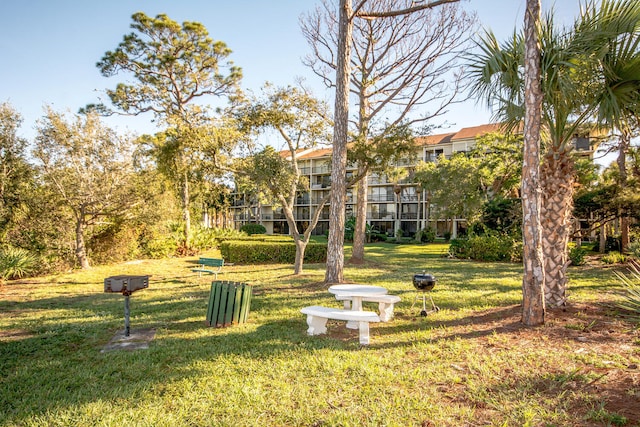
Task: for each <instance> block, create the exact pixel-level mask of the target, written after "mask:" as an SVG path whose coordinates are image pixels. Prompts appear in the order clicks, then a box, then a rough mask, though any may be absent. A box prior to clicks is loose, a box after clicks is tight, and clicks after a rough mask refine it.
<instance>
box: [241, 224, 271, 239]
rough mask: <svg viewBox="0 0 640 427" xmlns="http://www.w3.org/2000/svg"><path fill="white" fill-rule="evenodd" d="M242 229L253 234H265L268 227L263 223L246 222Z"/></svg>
mask: <svg viewBox="0 0 640 427" xmlns="http://www.w3.org/2000/svg"><path fill="white" fill-rule="evenodd" d="M240 231H244V232H245V233H247V234H248V235H249V236H251V235H252V234H264V233H266V232H267V229H266V228H265V227H264V225H262V224H245V225H243V226H242V227H240Z"/></svg>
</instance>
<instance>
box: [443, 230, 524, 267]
mask: <svg viewBox="0 0 640 427" xmlns="http://www.w3.org/2000/svg"><path fill="white" fill-rule="evenodd" d="M449 254H450V255H451V256H453V257H455V258H462V259H473V260H476V261H510V262H520V261H522V242H521V241H520V240H519V239H516V238H514V237H513V236H509V235H484V236H470V237H468V238H464V239H452V240H451V241H450V244H449Z"/></svg>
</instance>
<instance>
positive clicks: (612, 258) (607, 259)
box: [602, 251, 627, 264]
mask: <svg viewBox="0 0 640 427" xmlns="http://www.w3.org/2000/svg"><path fill="white" fill-rule="evenodd" d="M626 260H627V257H626V256H625V255H624V254H621V253H620V252H618V251H611V252H609V253H607V254H605V255H603V256H602V262H604V263H605V264H624V263H625V261H626Z"/></svg>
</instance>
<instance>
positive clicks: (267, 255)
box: [220, 240, 327, 264]
mask: <svg viewBox="0 0 640 427" xmlns="http://www.w3.org/2000/svg"><path fill="white" fill-rule="evenodd" d="M220 253H221V254H222V257H223V258H224V259H225V261H226V262H232V263H235V264H255V263H265V264H266V263H274V264H293V263H294V262H295V259H296V245H295V244H294V243H292V242H291V241H288V242H275V241H271V240H269V241H267V242H262V241H258V242H256V241H253V242H248V241H240V240H227V241H224V242H222V243H221V244H220ZM326 261H327V244H326V243H308V244H307V249H306V250H305V253H304V262H308V263H320V262H326Z"/></svg>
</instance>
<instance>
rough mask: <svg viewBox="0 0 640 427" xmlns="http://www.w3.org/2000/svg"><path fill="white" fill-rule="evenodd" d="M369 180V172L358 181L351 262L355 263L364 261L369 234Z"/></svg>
mask: <svg viewBox="0 0 640 427" xmlns="http://www.w3.org/2000/svg"><path fill="white" fill-rule="evenodd" d="M358 172H361V171H360V170H359V171H358ZM367 181H368V174H367V175H365V176H364V177H363V178H362V179H361V180H360V182H358V195H357V205H356V209H357V210H356V228H355V230H354V231H353V252H352V254H351V262H352V263H354V264H362V263H363V262H364V244H365V240H366V235H367V189H368V187H369V183H368V182H367Z"/></svg>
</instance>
